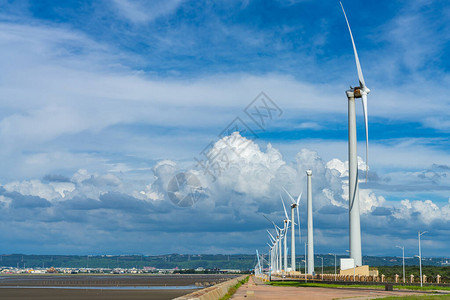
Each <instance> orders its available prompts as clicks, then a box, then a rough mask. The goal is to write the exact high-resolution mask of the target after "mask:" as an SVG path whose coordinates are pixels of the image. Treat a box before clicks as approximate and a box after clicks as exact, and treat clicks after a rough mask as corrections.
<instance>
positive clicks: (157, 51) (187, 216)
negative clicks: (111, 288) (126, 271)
mask: <svg viewBox="0 0 450 300" xmlns="http://www.w3.org/2000/svg"><path fill="white" fill-rule="evenodd" d="M343 4H344V6H345V8H346V10H347V14H348V17H349V22H350V25H351V26H352V30H353V34H354V37H355V42H356V45H357V48H358V52H359V56H360V60H361V64H362V68H363V72H364V76H365V81H366V83H367V85H368V87H369V88H370V89H371V91H372V92H371V93H370V95H369V137H370V151H369V166H370V172H369V181H368V182H367V183H365V182H361V201H362V203H363V205H362V216H361V220H362V221H361V222H362V232H363V254H367V255H384V254H395V253H397V252H396V250H395V248H394V246H395V245H397V244H404V245H405V247H406V251H407V255H414V254H417V253H416V249H417V241H416V235H417V231H418V230H428V231H429V232H430V233H429V234H428V235H427V236H424V238H425V241H424V244H423V245H424V250H423V253H424V256H427V255H439V256H446V255H447V256H448V255H450V253H449V252H448V249H450V243H449V240H450V239H449V236H450V231H449V228H450V226H449V225H450V202H449V201H450V154H449V153H450V151H449V150H450V140H449V132H450V122H449V120H450V118H449V114H450V99H449V97H448V96H447V89H446V87H447V86H448V85H449V83H450V77H449V75H448V74H449V72H448V71H449V68H450V66H449V62H448V59H447V57H448V55H449V54H450V53H449V52H450V49H449V43H448V40H449V35H450V28H449V25H448V22H447V20H448V19H449V17H450V6H449V5H448V3H446V1H433V2H425V1H377V2H375V1H374V2H365V3H363V2H361V1H344V2H343ZM0 54H1V55H0V66H1V70H2V72H1V73H0V74H1V75H0V98H1V101H0V139H1V141H2V147H1V148H0V160H1V162H2V168H1V170H0V184H1V188H0V209H1V217H0V223H1V224H0V225H1V226H2V228H3V229H4V230H2V232H0V238H1V239H2V240H3V241H4V243H3V245H4V246H2V247H3V248H2V250H1V251H2V252H3V253H12V252H14V253H17V252H22V253H53V254H58V253H67V254H104V253H143V254H160V253H174V252H178V253H198V252H202V253H253V252H254V249H255V248H259V249H260V251H264V250H265V249H264V245H265V244H266V241H267V237H266V235H267V234H266V233H265V230H266V229H267V228H268V224H267V222H266V221H265V220H264V218H263V217H262V214H267V215H270V216H271V217H272V218H273V219H275V220H278V222H281V220H282V206H281V203H280V200H279V193H280V192H281V191H282V189H281V187H283V186H284V187H286V188H287V189H288V190H289V191H291V192H292V193H293V194H295V195H297V194H298V193H300V192H301V191H305V187H304V185H305V172H304V171H305V170H306V169H307V168H312V169H313V172H314V175H313V176H314V177H313V184H314V197H315V226H316V227H315V228H316V231H315V233H316V238H315V242H316V250H317V252H319V253H329V252H339V253H345V250H346V249H347V248H348V214H347V210H346V205H347V204H346V203H347V202H348V199H347V198H348V196H347V195H346V193H347V191H346V188H347V182H346V180H347V177H346V176H347V175H346V173H345V161H346V160H347V144H346V143H347V99H346V96H345V93H344V92H345V90H346V89H347V88H348V87H349V86H350V85H353V86H354V85H356V84H357V82H358V81H357V74H356V68H355V64H354V57H353V52H352V48H351V41H350V38H349V35H348V31H347V27H346V24H345V19H344V17H343V15H342V11H341V10H340V6H339V2H338V1H306V0H305V1H295V0H292V1H281V0H274V1H254V0H247V1H214V2H213V1H182V0H167V1H156V0H155V1H139V0H136V1H132V0H113V1H0ZM260 92H264V93H265V94H266V95H267V96H268V97H270V99H272V101H273V102H274V103H275V104H276V105H277V106H278V107H279V109H280V110H281V111H282V113H281V115H280V116H278V115H276V116H275V115H274V117H273V119H272V120H270V121H269V120H267V124H266V126H264V129H261V128H259V127H258V126H256V125H255V123H253V122H252V120H251V119H250V118H249V117H248V116H247V115H246V114H245V112H244V109H245V108H246V107H247V105H249V103H251V102H252V101H253V100H254V99H255V97H257V96H258V95H259V94H260ZM236 117H239V118H241V120H243V122H245V124H246V125H247V126H248V127H250V129H251V130H252V132H253V133H254V135H255V136H257V138H256V139H254V140H248V138H250V137H251V135H250V136H249V135H245V134H242V135H243V136H242V137H241V136H238V137H236V139H234V140H233V142H230V144H231V145H232V147H234V148H233V149H235V150H236V149H240V150H239V151H241V150H242V152H239V153H240V155H237V156H236V155H234V154H232V153H229V154H230V157H231V158H232V160H231V161H229V162H228V163H227V164H226V168H225V169H224V170H223V172H222V173H221V174H220V176H218V178H216V180H213V179H212V178H211V176H208V175H207V174H204V172H203V171H202V169H200V168H198V166H196V163H195V159H194V158H198V157H200V156H201V154H200V152H201V151H202V150H203V149H205V147H207V146H208V145H209V144H210V143H213V144H214V143H216V144H215V146H214V147H215V148H214V149H222V148H220V147H221V145H222V144H223V142H227V141H230V140H229V139H228V138H227V137H225V136H224V135H221V132H222V131H223V130H224V128H226V127H227V126H228V125H229V124H230V122H232V121H233V120H234V119H235V118H236ZM357 122H358V138H359V140H360V142H361V143H360V144H358V147H359V148H358V149H359V155H360V157H361V170H363V169H364V162H363V160H364V159H365V151H364V125H363V119H362V109H361V107H360V104H359V103H358V105H357ZM246 138H247V139H246ZM242 145H245V147H243V146H242ZM233 155H234V156H233ZM222 163H223V162H222ZM184 171H190V172H192V173H193V174H195V175H196V176H197V177H198V178H199V179H200V180H201V184H202V187H203V188H204V189H203V191H204V193H205V194H204V195H203V196H204V197H202V198H201V199H199V200H198V202H197V203H195V205H194V206H193V207H187V208H181V207H177V206H176V205H174V204H173V203H172V202H171V201H170V199H169V197H168V194H167V186H168V184H169V182H170V180H171V179H172V178H173V176H174V175H175V174H177V173H179V172H184ZM361 173H362V172H361ZM302 205H303V206H302V207H303V210H304V208H305V207H306V206H305V201H304V199H303V200H302ZM303 210H302V213H301V215H302V219H303V222H304V221H306V220H305V216H304V214H303ZM392 228H396V230H392Z"/></svg>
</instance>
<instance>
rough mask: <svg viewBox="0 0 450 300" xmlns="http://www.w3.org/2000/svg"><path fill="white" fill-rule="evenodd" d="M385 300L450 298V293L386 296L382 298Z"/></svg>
mask: <svg viewBox="0 0 450 300" xmlns="http://www.w3.org/2000/svg"><path fill="white" fill-rule="evenodd" d="M380 299H383V300H424V299H432V300H435V299H438V300H440V299H450V295H423V296H418V295H413V296H400V297H385V298H380Z"/></svg>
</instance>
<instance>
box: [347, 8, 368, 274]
mask: <svg viewBox="0 0 450 300" xmlns="http://www.w3.org/2000/svg"><path fill="white" fill-rule="evenodd" d="M341 7H342V12H343V13H344V17H345V21H346V22H347V27H348V31H349V33H350V38H351V40H352V45H353V52H354V55H355V61H356V69H357V71H358V79H359V86H357V87H354V88H352V87H350V90H347V91H346V94H347V98H348V172H349V184H348V187H349V193H348V195H349V203H348V204H349V205H348V208H349V227H350V233H349V242H350V257H351V258H353V259H354V262H355V265H356V266H361V265H362V253H361V225H360V212H359V189H358V157H357V155H358V153H357V150H356V143H357V138H356V112H355V99H356V98H361V100H362V107H363V113H364V123H365V125H366V180H367V172H368V170H369V169H368V153H369V135H368V119H367V94H369V92H370V90H369V88H368V87H367V86H366V83H365V82H364V77H363V73H362V69H361V65H360V63H359V58H358V52H357V51H356V46H355V41H354V40H353V35H352V30H351V29H350V24H349V22H348V19H347V15H346V14H345V10H344V6H343V5H342V3H341Z"/></svg>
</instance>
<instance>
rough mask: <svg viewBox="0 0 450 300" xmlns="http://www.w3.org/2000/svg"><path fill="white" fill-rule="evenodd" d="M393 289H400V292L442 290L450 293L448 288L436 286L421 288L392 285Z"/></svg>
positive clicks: (449, 287)
mask: <svg viewBox="0 0 450 300" xmlns="http://www.w3.org/2000/svg"><path fill="white" fill-rule="evenodd" d="M394 288H397V289H402V290H425V291H430V290H431V291H435V290H444V291H450V286H436V285H425V286H423V287H420V286H416V285H394Z"/></svg>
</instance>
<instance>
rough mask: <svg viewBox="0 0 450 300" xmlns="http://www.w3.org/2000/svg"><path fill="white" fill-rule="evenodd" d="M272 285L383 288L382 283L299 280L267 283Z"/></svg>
mask: <svg viewBox="0 0 450 300" xmlns="http://www.w3.org/2000/svg"><path fill="white" fill-rule="evenodd" d="M269 284H270V285H273V286H294V287H328V288H344V287H352V288H371V289H384V286H382V285H362V284H349V285H343V284H328V283H312V282H311V283H304V282H299V281H272V282H270V283H269Z"/></svg>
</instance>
